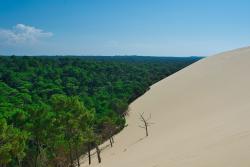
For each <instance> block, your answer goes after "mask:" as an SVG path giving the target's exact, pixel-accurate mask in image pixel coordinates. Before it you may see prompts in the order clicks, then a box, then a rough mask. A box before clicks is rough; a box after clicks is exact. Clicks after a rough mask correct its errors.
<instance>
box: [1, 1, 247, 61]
mask: <svg viewBox="0 0 250 167" xmlns="http://www.w3.org/2000/svg"><path fill="white" fill-rule="evenodd" d="M248 45H250V0H0V54H19V55H21V54H27V55H42V54H47V55H55V54H60V55H67V54H70V55H131V54H136V55H152V56H208V55H210V54H214V53H217V52H220V51H224V50H228V49H233V48H238V47H244V46H248Z"/></svg>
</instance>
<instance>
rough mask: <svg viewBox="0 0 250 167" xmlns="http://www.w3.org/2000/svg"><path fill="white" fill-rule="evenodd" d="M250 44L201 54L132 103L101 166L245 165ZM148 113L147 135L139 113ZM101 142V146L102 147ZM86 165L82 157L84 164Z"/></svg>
mask: <svg viewBox="0 0 250 167" xmlns="http://www.w3.org/2000/svg"><path fill="white" fill-rule="evenodd" d="M249 72H250V47H246V48H242V49H237V50H233V51H229V52H225V53H221V54H218V55H215V56H211V57H208V58H205V59H202V60H200V61H198V62H196V63H194V64H192V65H191V66H189V67H187V68H185V69H183V70H181V71H179V72H177V73H176V74H174V75H172V76H170V77H168V78H166V79H164V80H162V81H160V82H158V83H156V84H154V85H153V86H152V87H151V89H150V90H149V91H148V92H147V93H145V95H143V96H142V97H140V98H138V99H137V100H136V101H134V102H133V103H132V104H131V105H130V108H131V110H130V114H129V116H128V118H127V124H128V126H127V127H126V128H125V129H124V130H123V131H122V132H121V133H119V134H118V135H116V136H115V137H114V139H115V144H114V147H113V148H109V147H107V148H106V149H104V150H103V151H102V160H103V162H102V164H97V160H96V159H95V158H94V160H93V164H92V165H91V166H100V167H237V166H238V167H249V166H250V158H249V157H250V74H249ZM142 112H144V114H145V115H146V116H147V115H150V114H151V115H152V118H151V122H154V124H153V125H152V126H150V127H149V136H148V137H146V138H145V131H144V130H143V129H141V128H139V125H140V124H141V122H140V119H139V114H140V113H142ZM107 144H108V142H107V143H104V144H103V146H102V147H105V146H106V145H107ZM85 166H89V165H88V164H87V162H86V160H85V159H84V158H83V160H82V167H85Z"/></svg>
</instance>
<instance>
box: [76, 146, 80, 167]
mask: <svg viewBox="0 0 250 167" xmlns="http://www.w3.org/2000/svg"><path fill="white" fill-rule="evenodd" d="M75 150H76V159H77V166H78V167H80V160H79V154H78V148H77V145H76V148H75Z"/></svg>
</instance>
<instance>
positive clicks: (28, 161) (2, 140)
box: [0, 56, 198, 167]
mask: <svg viewBox="0 0 250 167" xmlns="http://www.w3.org/2000/svg"><path fill="white" fill-rule="evenodd" d="M197 60H198V58H153V57H138V56H124V57H123V56H117V57H16V56H11V57H0V166H1V165H7V166H25V167H26V166H27V167H29V166H30V167H33V166H35V167H43V166H48V167H49V166H68V165H69V164H73V165H74V163H75V160H78V159H79V156H80V155H81V154H83V153H85V152H86V151H87V150H86V146H91V147H94V146H96V144H99V143H101V142H103V141H104V140H106V139H108V138H111V137H112V135H114V134H115V133H117V132H119V131H120V130H121V129H122V128H123V127H124V125H125V118H124V115H125V114H126V110H127V109H128V104H129V103H131V102H132V101H133V100H135V99H136V98H137V97H139V96H140V95H142V94H143V93H145V92H146V91H147V90H148V89H149V86H150V85H152V84H153V83H155V82H157V81H159V80H161V79H163V78H164V77H167V76H168V75H170V74H172V73H174V72H176V71H178V70H180V69H181V68H183V67H186V66H187V65H189V64H191V63H193V62H195V61H197ZM112 140H113V139H112ZM88 149H89V148H88Z"/></svg>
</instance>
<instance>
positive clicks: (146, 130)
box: [139, 112, 153, 137]
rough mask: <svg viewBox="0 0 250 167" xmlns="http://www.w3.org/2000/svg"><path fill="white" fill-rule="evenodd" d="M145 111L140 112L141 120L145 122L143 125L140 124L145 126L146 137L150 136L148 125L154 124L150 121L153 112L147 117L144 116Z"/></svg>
mask: <svg viewBox="0 0 250 167" xmlns="http://www.w3.org/2000/svg"><path fill="white" fill-rule="evenodd" d="M143 114H144V112H143V113H141V114H140V121H141V122H142V123H143V125H142V126H141V125H139V127H140V128H143V129H145V132H146V137H147V136H148V127H149V126H150V125H152V124H153V123H152V122H149V120H150V119H151V114H150V115H149V117H148V118H147V119H146V118H145V117H144V116H143Z"/></svg>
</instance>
